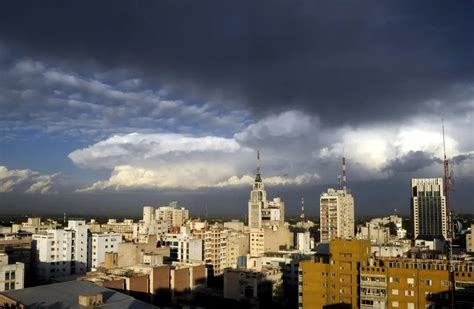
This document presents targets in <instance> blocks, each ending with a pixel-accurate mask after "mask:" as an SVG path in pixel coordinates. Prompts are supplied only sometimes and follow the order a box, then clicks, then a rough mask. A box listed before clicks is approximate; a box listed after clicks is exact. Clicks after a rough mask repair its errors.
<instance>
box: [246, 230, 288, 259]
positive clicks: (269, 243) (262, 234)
mask: <svg viewBox="0 0 474 309" xmlns="http://www.w3.org/2000/svg"><path fill="white" fill-rule="evenodd" d="M291 246H293V233H292V232H290V230H289V229H288V227H287V226H286V225H284V226H280V227H274V228H269V227H263V228H260V229H250V255H251V256H260V255H263V254H264V253H265V252H277V251H278V250H280V249H288V248H289V247H291Z"/></svg>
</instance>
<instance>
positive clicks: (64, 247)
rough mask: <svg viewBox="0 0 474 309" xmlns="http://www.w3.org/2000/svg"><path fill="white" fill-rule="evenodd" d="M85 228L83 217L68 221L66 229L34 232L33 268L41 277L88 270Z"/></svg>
mask: <svg viewBox="0 0 474 309" xmlns="http://www.w3.org/2000/svg"><path fill="white" fill-rule="evenodd" d="M88 239H89V237H88V228H87V226H86V221H85V220H69V221H68V227H67V228H65V229H57V230H47V231H46V232H42V233H38V234H33V236H32V240H33V247H34V248H35V250H36V254H35V256H36V258H35V269H36V275H37V277H38V278H39V279H40V280H44V281H49V280H50V279H51V278H53V277H62V276H69V275H74V274H83V273H85V272H86V271H87V270H88V266H89V265H88Z"/></svg>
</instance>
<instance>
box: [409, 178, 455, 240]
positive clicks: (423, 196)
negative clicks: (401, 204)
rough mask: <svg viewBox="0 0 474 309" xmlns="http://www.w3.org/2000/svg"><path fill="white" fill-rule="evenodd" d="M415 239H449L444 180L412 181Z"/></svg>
mask: <svg viewBox="0 0 474 309" xmlns="http://www.w3.org/2000/svg"><path fill="white" fill-rule="evenodd" d="M411 189H412V190H411V191H412V196H411V218H412V222H413V237H414V238H415V239H416V238H427V237H429V238H433V237H435V238H441V237H444V239H447V238H448V213H447V208H446V197H445V195H444V186H443V179H442V178H420V179H412V180H411Z"/></svg>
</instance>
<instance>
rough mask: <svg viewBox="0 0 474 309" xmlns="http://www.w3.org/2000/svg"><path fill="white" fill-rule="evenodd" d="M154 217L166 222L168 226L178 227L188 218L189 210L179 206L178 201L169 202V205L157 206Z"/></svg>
mask: <svg viewBox="0 0 474 309" xmlns="http://www.w3.org/2000/svg"><path fill="white" fill-rule="evenodd" d="M154 219H155V220H157V221H159V222H166V223H168V225H169V226H170V227H173V226H176V227H180V226H182V225H184V223H185V222H186V221H187V220H188V219H189V210H187V209H186V208H184V207H179V203H178V202H171V203H170V204H169V206H162V207H158V208H157V209H156V210H155V216H154Z"/></svg>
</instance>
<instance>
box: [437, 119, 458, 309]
mask: <svg viewBox="0 0 474 309" xmlns="http://www.w3.org/2000/svg"><path fill="white" fill-rule="evenodd" d="M441 125H442V128H443V155H444V160H443V170H444V173H443V174H444V175H443V176H444V179H443V180H444V183H443V187H444V196H445V197H446V215H447V220H446V221H447V225H448V233H447V234H448V239H447V240H448V246H449V248H448V250H449V251H448V263H449V283H450V290H451V308H454V307H455V304H456V302H455V299H454V298H455V292H456V287H455V281H454V265H453V240H454V228H453V212H452V210H451V201H450V192H451V191H452V188H451V172H450V170H449V161H448V158H447V156H446V139H445V137H444V119H443V118H441Z"/></svg>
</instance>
